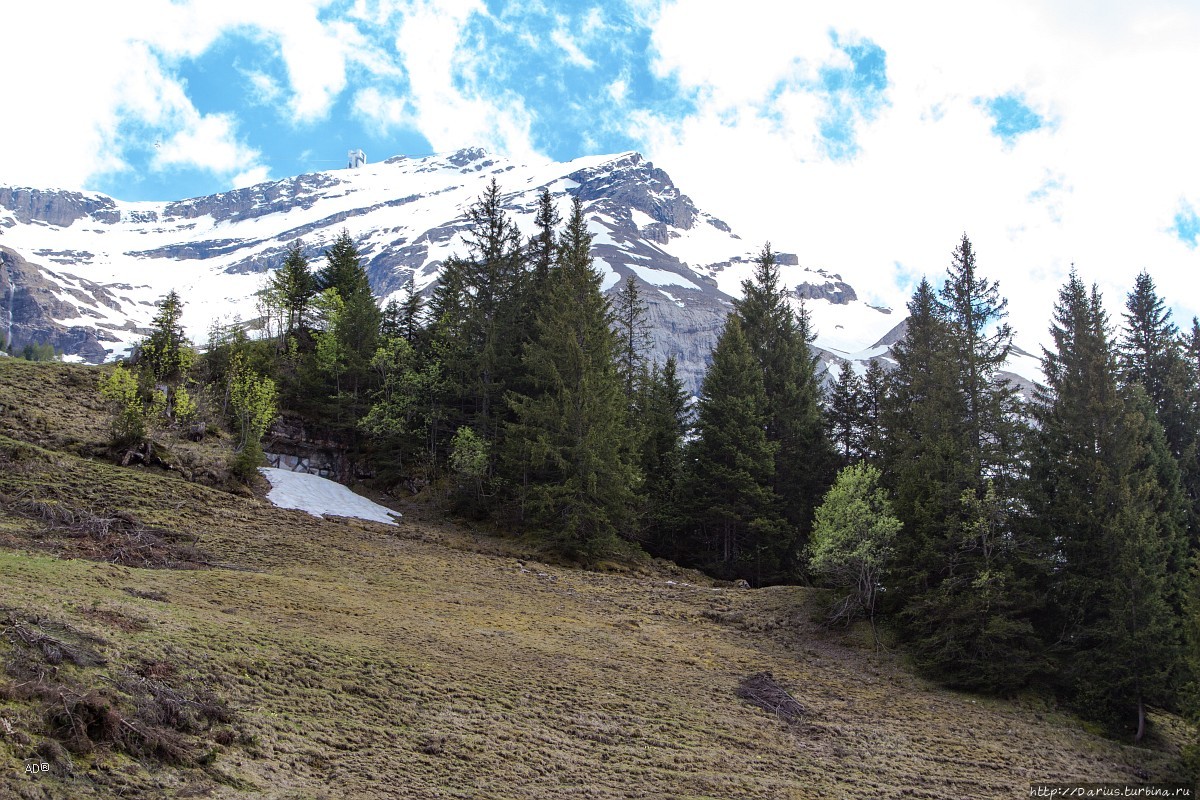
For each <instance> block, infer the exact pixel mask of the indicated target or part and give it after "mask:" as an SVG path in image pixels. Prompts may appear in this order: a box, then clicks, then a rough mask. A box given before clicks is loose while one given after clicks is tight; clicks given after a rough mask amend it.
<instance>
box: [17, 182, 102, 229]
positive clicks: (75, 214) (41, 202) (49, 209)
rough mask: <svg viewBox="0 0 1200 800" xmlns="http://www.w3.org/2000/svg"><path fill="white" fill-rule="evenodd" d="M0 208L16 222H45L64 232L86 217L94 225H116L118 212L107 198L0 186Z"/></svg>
mask: <svg viewBox="0 0 1200 800" xmlns="http://www.w3.org/2000/svg"><path fill="white" fill-rule="evenodd" d="M0 208H5V209H8V210H9V211H11V212H13V216H14V217H16V219H17V222H23V223H26V224H28V223H30V222H45V223H46V224H48V225H56V226H58V227H61V228H66V227H69V226H70V225H72V224H73V223H74V222H76V221H77V220H81V219H83V218H84V217H89V218H91V219H93V220H95V221H96V222H119V221H120V219H121V212H120V211H119V210H118V209H117V204H116V203H115V202H114V201H113V199H112V198H111V197H103V196H101V195H86V194H83V193H82V192H66V191H56V190H42V189H23V188H11V187H7V186H0Z"/></svg>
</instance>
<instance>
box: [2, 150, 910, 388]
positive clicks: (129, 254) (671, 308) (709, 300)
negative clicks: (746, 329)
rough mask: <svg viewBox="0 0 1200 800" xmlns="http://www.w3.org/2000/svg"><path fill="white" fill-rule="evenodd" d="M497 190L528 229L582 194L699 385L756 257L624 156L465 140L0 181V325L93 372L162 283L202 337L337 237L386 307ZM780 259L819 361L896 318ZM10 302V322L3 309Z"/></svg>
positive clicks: (649, 167)
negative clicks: (324, 163) (218, 168)
mask: <svg viewBox="0 0 1200 800" xmlns="http://www.w3.org/2000/svg"><path fill="white" fill-rule="evenodd" d="M493 179H495V180H497V181H498V183H499V184H500V187H501V191H502V192H503V194H504V207H505V210H506V212H507V213H509V215H510V217H511V218H512V220H513V222H514V223H515V224H516V225H517V226H518V227H519V228H520V229H521V231H522V233H523V234H524V235H529V234H532V233H533V232H534V230H535V225H534V217H535V215H536V211H537V197H538V194H540V192H541V190H542V189H543V188H548V189H549V190H550V192H551V194H552V195H553V196H554V198H555V200H556V202H557V203H558V204H559V207H560V214H562V215H563V216H564V217H565V215H566V212H567V211H568V207H569V203H570V200H571V198H572V197H577V198H579V200H580V201H581V202H582V203H583V206H584V211H585V214H586V216H587V219H588V226H589V229H590V230H591V232H592V234H593V236H594V241H593V256H594V258H595V263H596V267H597V269H599V270H600V271H601V272H602V273H603V276H604V277H603V286H604V288H605V289H606V290H613V289H614V288H615V287H616V286H617V284H618V283H620V282H621V281H623V280H625V279H626V278H629V277H633V278H634V279H635V280H636V281H638V282H639V284H640V285H641V286H642V289H643V295H644V296H645V298H646V300H647V303H648V306H649V322H650V324H651V327H652V329H653V331H654V347H653V352H652V353H651V357H652V358H655V359H657V360H659V361H660V362H661V361H663V360H665V358H666V357H667V356H668V355H674V356H675V357H676V359H677V360H678V361H679V364H680V370H681V374H682V375H683V376H684V377H685V379H686V380H687V381H688V383H689V385H690V386H691V387H692V388H696V387H697V386H698V384H699V379H700V376H701V375H702V374H703V371H704V369H705V365H706V362H707V359H708V357H709V353H710V351H711V347H712V345H713V344H714V342H715V339H716V335H717V333H718V331H719V329H720V327H721V325H722V323H723V320H724V317H725V315H726V314H727V313H728V311H729V308H730V304H731V303H732V300H733V298H734V297H736V296H738V295H739V294H740V291H741V281H742V280H743V279H744V278H746V277H748V276H749V275H750V272H751V270H752V263H753V256H754V254H753V252H751V251H750V249H749V248H748V246H747V244H746V243H745V242H744V241H742V240H741V239H740V238H739V237H738V236H737V235H736V234H735V233H734V232H733V231H732V230H731V229H730V227H729V226H728V225H727V224H725V223H724V222H722V221H721V220H720V219H718V218H717V217H715V216H713V215H711V214H709V213H707V212H705V211H703V210H701V209H699V208H697V206H696V204H695V203H694V202H693V201H692V200H691V198H689V197H688V196H687V195H686V194H684V193H683V192H682V191H681V190H680V188H679V187H677V186H676V185H675V183H674V182H673V181H672V180H671V177H670V176H669V175H668V174H667V172H666V171H664V170H663V169H661V168H659V167H657V166H655V165H654V164H653V163H652V162H650V161H648V160H646V159H645V158H644V157H643V156H642V154H641V153H638V152H635V151H629V152H624V153H616V154H612V155H597V156H586V157H582V158H579V159H575V160H573V161H569V162H566V163H556V162H534V163H528V164H522V163H518V162H516V161H514V160H512V159H509V158H507V157H504V156H499V155H496V154H492V153H489V152H487V151H486V150H484V149H482V148H478V147H469V148H464V149H461V150H458V151H456V152H454V153H450V154H446V155H433V156H424V157H420V158H409V157H406V156H394V157H392V158H388V159H386V160H385V161H382V162H375V163H368V164H363V165H361V166H359V167H357V168H348V169H341V170H330V171H325V172H314V173H307V174H303V175H297V176H293V177H288V178H283V179H281V180H277V181H271V182H266V183H260V184H256V185H254V186H249V187H246V188H242V189H234V190H231V191H227V192H220V193H218V194H213V195H208V196H205V197H195V198H188V199H184V200H178V201H174V202H169V203H126V202H122V201H119V200H113V199H112V198H108V197H104V196H103V195H88V194H84V193H79V192H62V191H48V190H37V189H4V188H0V235H3V239H2V240H0V241H2V243H3V244H4V245H6V246H7V247H8V248H9V250H10V255H9V257H7V258H6V260H5V262H4V263H5V265H6V266H5V267H4V270H3V271H0V290H3V291H6V292H7V299H8V300H10V301H11V300H13V299H14V298H15V299H18V300H20V301H21V302H20V303H15V304H14V303H11V302H10V303H8V304H7V305H6V304H5V303H3V302H0V330H7V329H8V326H11V331H12V341H13V343H14V344H17V345H18V346H23V345H24V344H25V343H41V342H45V341H51V342H52V343H54V344H55V345H56V346H58V347H60V348H61V349H64V350H65V351H66V352H67V353H68V354H69V355H70V356H71V357H73V358H76V359H81V360H89V361H96V360H100V359H102V358H104V357H112V356H117V355H120V354H122V353H124V352H125V351H127V350H128V348H129V347H130V346H131V345H132V344H133V343H134V342H136V341H137V340H138V339H139V338H140V337H141V336H142V335H143V332H144V330H145V329H146V327H147V325H148V324H149V321H150V319H151V317H152V316H153V314H154V310H155V309H154V303H155V302H156V301H157V300H158V299H159V298H160V297H162V296H163V295H164V294H165V293H166V292H168V291H169V290H171V289H175V290H177V291H179V293H180V295H181V296H182V298H183V300H184V302H185V305H186V308H185V312H184V323H185V324H186V325H187V326H188V333H189V335H190V336H191V337H192V338H193V340H195V341H203V340H204V339H205V337H206V336H207V331H208V329H209V328H210V326H211V324H212V323H213V322H214V321H216V322H220V323H232V322H233V321H234V320H237V319H240V320H242V321H243V322H244V323H248V324H253V321H254V320H256V319H257V318H258V316H259V312H258V310H257V308H256V304H255V293H256V292H257V291H258V289H259V288H261V286H262V283H263V273H265V272H266V271H268V270H271V269H274V268H277V267H278V266H279V265H280V264H281V263H282V261H283V258H284V255H285V253H286V251H287V249H288V247H289V246H290V245H291V244H292V243H293V242H295V241H297V240H300V241H301V243H302V246H303V248H304V253H305V255H306V256H307V257H308V258H309V260H310V263H314V264H316V263H319V262H320V260H321V259H322V257H323V252H324V248H325V247H326V246H328V245H329V243H331V242H332V241H333V239H334V238H336V236H337V235H338V234H339V233H340V232H341V231H342V230H343V229H344V230H346V231H348V232H349V233H350V235H351V236H352V238H353V239H354V241H355V243H356V244H357V246H358V247H359V250H360V252H361V253H362V256H363V259H364V262H365V265H366V267H367V271H368V274H369V276H370V278H371V283H372V287H373V289H374V290H375V292H376V294H377V296H379V297H380V298H381V300H386V299H387V298H388V297H390V296H392V295H394V294H395V293H396V292H399V291H400V290H402V289H403V288H404V287H405V286H406V285H407V284H408V283H409V282H410V281H411V282H412V284H413V285H414V286H415V287H416V288H417V289H418V290H421V291H429V290H430V289H431V287H432V286H433V284H434V283H435V282H436V280H437V278H438V275H439V272H440V268H441V265H442V263H443V262H444V261H445V259H446V258H447V257H449V256H450V255H451V254H455V253H457V254H465V253H466V245H465V241H466V237H467V235H468V234H469V232H470V225H471V223H470V218H469V215H468V213H467V211H468V209H469V208H470V206H471V205H472V203H474V202H475V201H476V199H477V198H478V197H479V196H480V194H481V193H482V192H483V191H484V189H485V188H486V186H487V184H488V183H489V182H490V181H491V180H493ZM781 264H782V265H783V267H782V269H783V270H784V271H785V280H786V281H787V283H788V287H789V291H792V290H794V291H793V294H794V295H795V299H796V302H800V298H807V300H808V304H809V305H808V307H809V309H810V311H815V310H817V309H818V307H819V309H820V312H821V313H820V314H817V315H816V316H817V317H818V322H819V323H821V325H822V327H823V328H824V329H825V331H827V332H828V335H827V336H826V338H827V339H828V345H829V347H830V348H831V352H832V351H834V350H845V349H846V348H847V347H855V348H856V349H861V348H862V347H865V346H866V345H867V344H869V343H870V342H873V341H875V340H876V339H878V338H879V337H880V336H882V335H883V334H884V333H885V332H886V331H887V330H888V329H890V328H891V327H892V326H894V325H895V320H889V319H888V318H887V317H886V315H883V314H881V313H879V312H877V311H874V310H869V309H866V307H865V306H864V305H863V304H862V303H860V302H859V301H858V300H857V299H856V296H855V294H854V291H853V289H852V288H851V287H850V286H849V284H848V283H847V282H845V281H842V280H841V278H840V276H838V275H834V274H832V273H825V272H821V271H816V270H810V269H807V268H805V267H802V266H800V265H799V263H798V260H797V259H796V258H795V256H790V257H789V256H787V255H784V256H782V257H781ZM4 299H5V298H4V297H0V301H2V300H4ZM18 306H19V307H20V308H21V310H22V314H23V315H24V316H23V317H22V318H21V319H18V318H17V317H16V315H14V314H13V313H11V312H10V311H8V310H7V309H8V308H10V307H11V308H16V307H18ZM838 309H841V310H838ZM822 314H823V316H821V315H822ZM851 318H853V319H852V321H851ZM876 318H879V319H878V320H876ZM825 323H829V324H825ZM850 327H852V328H853V333H850V332H848V330H847V329H848V328H850ZM859 339H861V341H859V342H858V343H857V345H855V344H854V342H855V341H857V340H859Z"/></svg>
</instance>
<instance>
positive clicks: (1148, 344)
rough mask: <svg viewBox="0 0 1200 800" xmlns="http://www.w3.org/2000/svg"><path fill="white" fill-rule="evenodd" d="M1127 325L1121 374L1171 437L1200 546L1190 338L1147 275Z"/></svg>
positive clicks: (1199, 457) (1199, 421)
mask: <svg viewBox="0 0 1200 800" xmlns="http://www.w3.org/2000/svg"><path fill="white" fill-rule="evenodd" d="M1125 309H1126V311H1125V314H1124V319H1125V326H1124V330H1123V331H1122V336H1121V339H1120V343H1119V345H1118V361H1119V364H1120V369H1121V376H1122V379H1123V380H1124V382H1125V383H1127V384H1135V383H1136V384H1139V385H1141V386H1142V388H1144V389H1145V390H1146V394H1147V395H1148V396H1149V397H1150V402H1151V403H1152V404H1153V405H1154V412H1155V416H1156V417H1157V419H1158V422H1159V423H1160V424H1161V425H1162V427H1163V432H1164V433H1165V435H1166V437H1167V446H1168V447H1169V448H1170V451H1171V454H1172V455H1173V456H1174V457H1175V459H1176V461H1177V462H1178V464H1179V468H1180V470H1181V473H1182V477H1181V480H1182V483H1183V487H1184V491H1185V493H1186V494H1187V496H1188V501H1189V515H1188V516H1189V518H1188V523H1187V526H1188V528H1189V530H1190V531H1191V538H1192V541H1193V542H1194V543H1197V542H1200V453H1198V452H1197V450H1198V445H1200V441H1198V434H1197V426H1198V425H1200V413H1198V411H1200V408H1198V407H1197V406H1196V405H1195V404H1194V401H1193V398H1192V396H1191V395H1193V394H1194V391H1193V389H1192V387H1193V386H1195V385H1196V382H1195V378H1194V374H1193V373H1192V372H1191V371H1190V370H1189V368H1188V359H1187V355H1186V340H1185V339H1184V338H1182V337H1181V336H1180V334H1179V329H1178V328H1177V327H1176V326H1175V324H1174V323H1173V322H1172V321H1171V311H1170V310H1169V309H1167V308H1166V305H1165V303H1164V302H1163V300H1162V298H1160V297H1159V296H1158V294H1157V292H1156V291H1155V288H1154V281H1153V280H1152V279H1151V278H1150V275H1149V274H1148V273H1146V272H1144V271H1143V272H1142V273H1140V274H1139V275H1138V276H1137V280H1136V282H1135V284H1134V289H1133V291H1132V292H1130V293H1129V295H1128V297H1127V298H1126V302H1125Z"/></svg>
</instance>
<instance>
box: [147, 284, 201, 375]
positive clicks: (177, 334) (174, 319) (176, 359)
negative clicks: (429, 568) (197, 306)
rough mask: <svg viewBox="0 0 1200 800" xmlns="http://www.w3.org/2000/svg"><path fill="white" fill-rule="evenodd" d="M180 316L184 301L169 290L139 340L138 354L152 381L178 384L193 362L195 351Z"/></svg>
mask: <svg viewBox="0 0 1200 800" xmlns="http://www.w3.org/2000/svg"><path fill="white" fill-rule="evenodd" d="M182 316H183V301H182V300H180V299H179V294H178V292H176V291H175V290H174V289H172V290H171V291H170V292H169V293H168V294H167V296H166V297H164V298H163V299H162V300H160V301H159V302H158V313H157V314H156V315H155V316H154V319H153V320H152V321H151V322H150V335H149V336H147V337H146V339H145V340H144V341H143V342H142V344H141V348H140V353H139V356H138V361H139V362H140V363H141V365H142V366H144V368H145V369H146V371H147V373H148V377H149V379H150V381H151V382H152V383H155V384H158V383H167V384H175V383H178V382H179V381H180V380H182V378H183V376H184V375H185V374H186V373H187V371H188V370H189V369H190V368H191V366H192V364H193V363H194V361H195V352H194V351H193V350H192V348H191V344H190V343H189V342H188V339H187V336H185V335H184V332H183V325H182V324H180V318H181V317H182Z"/></svg>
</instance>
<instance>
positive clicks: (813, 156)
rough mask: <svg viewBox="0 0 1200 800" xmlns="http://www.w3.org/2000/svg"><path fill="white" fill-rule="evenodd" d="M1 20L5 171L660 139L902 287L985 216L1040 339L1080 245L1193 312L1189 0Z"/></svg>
mask: <svg viewBox="0 0 1200 800" xmlns="http://www.w3.org/2000/svg"><path fill="white" fill-rule="evenodd" d="M933 20H936V22H937V24H931V21H933ZM0 25H3V27H4V29H5V30H7V31H18V32H19V35H17V36H14V37H12V38H11V40H10V41H9V43H8V44H7V45H6V46H7V47H8V52H7V60H8V62H9V63H12V64H24V65H29V67H30V68H29V69H27V70H24V71H23V72H22V73H21V74H20V75H12V76H10V79H8V80H7V81H5V82H4V83H3V84H0V100H2V101H3V102H4V107H5V108H6V109H7V110H9V111H10V113H11V112H14V111H15V112H16V116H17V117H18V118H19V119H21V121H22V123H23V124H21V125H6V126H3V129H2V130H0V182H3V183H8V184H15V185H31V186H61V187H66V188H86V189H90V190H96V191H102V192H105V193H108V194H111V195H113V196H115V197H118V198H120V199H124V200H169V199H178V198H181V197H186V196H194V195H199V194H206V193H212V192H216V191H221V190H225V189H228V188H231V187H234V186H242V185H247V184H249V183H254V182H257V181H262V180H273V179H278V178H282V177H286V176H289V175H294V174H298V173H300V172H305V171H313V170H321V169H334V168H339V167H341V166H343V165H344V163H345V159H346V152H347V150H349V149H351V148H362V149H363V150H365V151H366V153H367V155H368V159H369V160H371V161H378V160H382V159H383V158H387V157H389V156H391V155H396V154H408V155H421V154H427V153H432V152H448V151H452V150H455V149H458V148H460V147H467V146H482V147H485V148H487V149H489V150H492V151H494V152H497V153H501V154H505V155H509V156H511V157H514V158H518V159H522V160H527V159H555V160H568V159H571V158H575V157H578V156H583V155H590V154H596V153H606V152H619V151H624V150H639V151H641V152H643V153H644V154H645V155H646V156H647V157H648V158H650V159H652V160H653V161H654V162H655V163H656V164H657V165H658V166H661V167H663V168H664V169H666V170H667V171H668V172H669V173H670V174H671V175H672V177H673V178H674V179H675V181H676V183H677V184H678V185H679V186H680V187H681V188H682V189H683V191H685V192H687V193H688V194H690V195H691V196H692V197H693V199H694V200H696V202H697V203H698V204H699V205H700V206H701V207H703V208H705V209H706V210H708V211H710V212H711V213H714V214H716V215H717V216H719V217H722V218H724V219H725V220H726V221H727V222H729V223H730V224H731V225H733V227H734V229H735V230H737V231H739V232H740V233H741V234H742V235H743V237H745V238H746V239H747V241H748V242H751V243H752V242H761V241H762V240H764V239H768V238H769V239H771V240H772V242H773V243H775V245H776V247H777V248H778V249H781V250H784V251H790V252H796V253H798V254H799V255H800V258H801V261H802V263H807V264H811V265H813V266H821V267H827V268H830V269H832V270H834V271H837V272H840V273H842V274H844V275H845V276H846V277H847V279H848V280H850V281H851V283H854V284H855V285H856V286H862V287H864V291H860V294H865V295H866V296H867V297H869V298H871V299H873V300H876V301H880V302H887V303H889V304H891V305H893V306H900V305H902V303H903V300H904V297H903V293H904V291H905V290H906V288H907V286H908V285H909V283H910V282H911V276H913V275H920V274H922V273H926V274H930V275H931V276H937V275H939V274H940V273H941V271H942V270H943V269H944V267H945V265H946V263H947V261H948V257H949V253H950V251H951V250H952V248H953V246H954V245H955V243H956V242H957V240H958V237H959V236H961V234H962V232H963V231H967V232H968V233H969V234H970V235H971V236H972V239H973V240H974V242H975V244H976V247H977V250H978V251H979V253H980V258H981V266H982V267H983V268H984V269H985V270H986V269H987V268H988V267H989V265H994V267H993V273H994V274H995V275H996V276H997V277H999V278H1000V279H1001V288H1002V290H1003V289H1005V288H1006V287H1005V281H1006V280H1008V281H1011V291H1010V294H1011V295H1012V296H1013V297H1012V299H1013V303H1012V307H1013V308H1014V322H1015V323H1016V324H1017V326H1018V328H1019V329H1024V330H1025V331H1026V332H1030V333H1031V335H1032V338H1033V339H1035V340H1036V339H1041V338H1043V336H1042V331H1041V329H1042V328H1044V325H1045V320H1046V319H1047V318H1048V317H1049V303H1050V302H1052V300H1053V297H1054V292H1055V289H1056V287H1057V283H1058V282H1060V281H1061V279H1062V277H1063V276H1064V275H1065V273H1066V270H1067V269H1069V265H1070V264H1071V263H1072V262H1074V263H1076V264H1077V265H1078V266H1079V269H1080V271H1081V273H1082V274H1083V275H1084V276H1085V278H1090V279H1094V280H1097V281H1098V282H1099V283H1100V284H1101V288H1102V290H1104V291H1105V293H1106V295H1108V296H1109V298H1110V305H1114V304H1117V303H1119V301H1120V299H1121V298H1122V297H1123V294H1124V292H1125V291H1127V289H1128V287H1129V286H1130V285H1132V280H1133V276H1134V275H1136V273H1137V271H1138V270H1140V269H1142V268H1148V269H1150V270H1151V272H1152V274H1153V275H1154V277H1155V280H1156V282H1157V284H1158V286H1159V288H1160V290H1161V291H1162V292H1163V293H1164V294H1165V295H1166V296H1167V297H1168V298H1169V299H1171V300H1173V301H1175V302H1176V305H1177V313H1178V314H1180V315H1185V314H1186V315H1188V316H1190V315H1191V314H1193V313H1197V311H1200V308H1196V306H1198V305H1200V303H1196V302H1195V301H1192V300H1190V298H1191V297H1192V296H1194V295H1195V294H1196V292H1195V291H1194V290H1195V288H1196V277H1195V276H1196V269H1197V266H1200V260H1198V259H1200V251H1198V249H1197V240H1198V238H1200V222H1198V221H1197V214H1196V211H1195V209H1197V208H1200V154H1198V148H1197V147H1196V144H1195V143H1196V142H1197V141H1200V119H1198V116H1200V112H1198V111H1197V110H1195V108H1194V107H1193V106H1194V104H1190V103H1186V102H1180V99H1181V98H1186V97H1190V96H1191V95H1192V94H1194V89H1193V87H1192V86H1191V77H1190V76H1194V75H1197V74H1200V48H1197V47H1196V46H1195V44H1196V42H1197V41H1200V8H1198V7H1197V6H1196V4H1195V3H1194V2H1188V0H1149V1H1148V2H1144V3H1138V4H1102V5H1100V6H1097V5H1096V4H1094V3H1086V2H1083V0H1062V2H1056V3H1046V2H1039V1H1037V0H1010V1H1009V2H1003V3H999V2H993V3H973V4H963V3H959V2H950V0H939V2H923V1H922V2H913V3H906V4H897V3H895V2H894V1H893V0H864V2H859V3H853V4H850V3H841V2H836V3H835V2H815V3H804V4H782V3H772V2H764V1H762V0H747V2H744V3H740V4H737V6H736V8H735V7H731V6H729V5H728V4H727V3H724V2H717V1H716V0H688V1H687V2H676V1H674V0H613V1H609V2H596V3H591V4H589V3H587V2H582V3H579V2H570V3H568V2H550V1H549V0H527V1H526V2H521V3H505V2H498V1H497V0H441V2H432V1H431V0H260V2H248V0H174V1H172V0H129V2H125V3H121V4H119V5H115V4H97V3H94V2H83V1H82V0H58V1H57V2H54V1H53V0H51V1H50V2H44V3H37V4H32V3H20V4H18V3H8V4H5V5H4V6H3V7H2V8H0ZM947 31H953V32H954V33H953V35H948V34H947ZM34 65H36V68H34ZM856 276H861V277H858V278H857V280H856ZM1026 292H1028V293H1030V294H1031V295H1034V296H1035V297H1033V298H1031V299H1030V300H1028V301H1026V300H1023V299H1022V298H1021V295H1022V294H1024V293H1026ZM1189 303H1191V305H1189Z"/></svg>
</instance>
